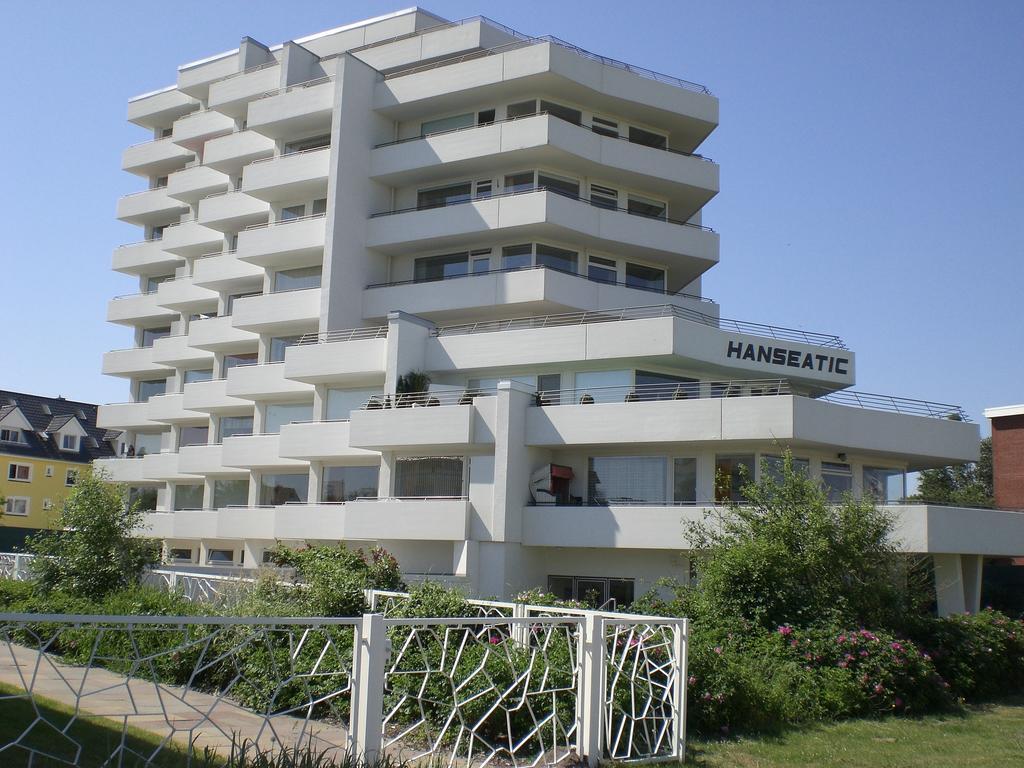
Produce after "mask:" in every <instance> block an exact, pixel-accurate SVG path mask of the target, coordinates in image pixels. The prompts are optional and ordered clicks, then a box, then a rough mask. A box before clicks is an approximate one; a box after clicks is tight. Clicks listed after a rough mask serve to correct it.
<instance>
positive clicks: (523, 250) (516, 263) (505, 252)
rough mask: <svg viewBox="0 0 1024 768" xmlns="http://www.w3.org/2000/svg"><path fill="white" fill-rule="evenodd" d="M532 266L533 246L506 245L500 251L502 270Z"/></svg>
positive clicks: (529, 244) (528, 244) (525, 244)
mask: <svg viewBox="0 0 1024 768" xmlns="http://www.w3.org/2000/svg"><path fill="white" fill-rule="evenodd" d="M531 266H533V245H532V244H531V243H524V244H523V245H506V246H505V247H504V248H502V249H501V268H502V269H523V268H524V267H531Z"/></svg>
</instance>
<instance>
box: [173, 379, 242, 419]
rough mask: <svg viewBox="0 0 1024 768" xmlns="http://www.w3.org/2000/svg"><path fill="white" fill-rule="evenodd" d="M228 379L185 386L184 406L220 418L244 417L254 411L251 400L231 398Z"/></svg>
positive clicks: (196, 382) (211, 380) (195, 382)
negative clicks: (228, 390)
mask: <svg viewBox="0 0 1024 768" xmlns="http://www.w3.org/2000/svg"><path fill="white" fill-rule="evenodd" d="M227 385H228V381H227V379H210V380H209V381H193V382H190V383H188V384H186V385H185V389H184V392H183V393H182V394H183V395H184V400H183V401H182V404H183V406H184V407H185V408H188V409H189V410H191V411H201V412H203V413H212V414H216V415H219V416H244V415H250V414H252V411H253V404H252V401H251V400H242V399H240V398H237V397H231V396H230V395H228V393H227Z"/></svg>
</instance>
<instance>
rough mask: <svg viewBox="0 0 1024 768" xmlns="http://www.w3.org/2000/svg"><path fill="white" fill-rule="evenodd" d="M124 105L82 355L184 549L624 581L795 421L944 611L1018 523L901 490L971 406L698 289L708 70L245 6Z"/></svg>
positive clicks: (821, 337)
mask: <svg viewBox="0 0 1024 768" xmlns="http://www.w3.org/2000/svg"><path fill="white" fill-rule="evenodd" d="M128 119H129V120H130V121H131V122H133V123H135V124H136V125H139V126H141V127H142V128H144V129H146V130H147V131H149V132H151V134H152V135H151V137H150V138H149V139H148V140H146V141H144V142H142V143H140V144H136V145H134V146H132V147H129V148H128V149H127V150H125V153H124V157H123V168H124V170H126V171H128V172H129V173H132V174H134V175H136V176H138V177H140V178H141V179H142V180H143V182H144V187H145V188H144V189H143V191H141V192H137V193H135V194H131V195H127V196H125V197H123V198H121V200H120V201H119V202H118V208H117V215H118V218H119V219H120V220H122V221H125V222H128V223H131V224H135V225H138V226H139V227H140V233H141V239H140V241H139V242H136V243H131V244H128V245H123V246H121V247H119V248H117V249H116V250H115V251H114V256H113V268H114V269H115V270H117V271H118V272H121V273H124V274H127V275H131V276H133V277H135V278H137V279H138V281H139V289H140V290H139V292H138V293H137V294H135V295H131V296H122V297H118V298H115V299H114V300H113V301H111V302H110V304H109V310H108V318H109V320H110V321H111V322H114V323H118V324H121V325H123V326H125V327H126V328H128V329H130V331H131V334H132V339H131V341H132V343H131V344H130V345H128V348H126V349H121V350H116V351H112V352H108V353H107V354H106V355H105V356H104V360H103V372H104V373H106V374H109V375H113V376H120V377H123V378H124V379H125V381H126V384H127V385H128V388H129V390H130V395H131V397H130V401H129V402H126V403H120V404H112V405H107V406H103V407H101V409H100V413H99V424H100V426H103V427H106V428H108V429H109V430H112V432H111V433H110V435H111V438H112V439H113V440H115V441H116V442H117V444H118V447H119V448H120V449H121V451H122V454H123V451H125V450H127V451H128V452H129V453H130V454H132V455H130V456H129V455H124V454H123V455H122V456H121V457H120V458H116V459H108V460H103V461H98V462H97V464H98V465H99V466H101V467H102V468H103V469H105V470H106V471H107V472H109V474H110V475H111V477H112V478H113V479H114V480H117V481H121V482H125V483H128V484H130V485H131V486H132V493H133V495H134V496H135V497H138V498H142V499H143V500H144V503H145V504H146V505H147V506H148V508H150V509H151V510H152V511H151V512H150V513H149V514H148V519H147V524H148V527H149V531H150V533H151V534H152V535H155V536H158V537H160V538H161V539H163V540H164V541H165V543H166V548H167V555H168V557H169V558H171V559H173V560H174V561H176V562H179V563H181V564H184V565H188V566H190V567H192V568H206V567H223V566H244V567H252V566H256V565H259V564H260V563H261V562H262V561H263V559H264V552H265V551H266V550H267V549H268V548H270V547H272V546H273V545H274V544H275V542H278V541H282V542H285V543H289V544H295V545H301V544H303V543H305V542H320V541H326V542H336V541H346V542H353V543H354V544H356V545H359V546H363V545H366V544H370V543H379V544H381V545H382V546H384V547H386V548H387V549H388V550H390V551H391V552H393V553H394V554H395V555H396V556H397V557H398V558H399V561H400V562H401V563H402V566H403V568H404V569H405V570H406V571H407V572H408V573H409V575H410V577H413V578H415V577H417V576H419V575H429V576H432V577H436V578H444V579H447V580H449V581H454V582H456V583H460V584H462V585H463V586H464V587H465V588H466V589H467V590H468V591H470V592H471V593H473V594H477V595H485V596H486V595H494V596H508V595H510V594H512V593H515V592H517V591H519V590H521V589H523V588H528V587H544V588H549V589H551V590H553V591H555V592H557V593H559V594H561V595H564V596H567V597H584V596H595V595H596V596H597V597H598V598H599V599H600V600H607V599H615V600H617V601H619V602H628V601H630V600H631V599H632V598H633V597H634V596H639V595H640V594H642V593H643V592H645V591H647V590H648V589H650V588H651V587H652V586H654V584H655V582H656V581H657V580H658V579H659V578H661V577H664V576H671V577H677V578H680V579H683V580H685V579H687V578H688V577H689V562H688V558H687V555H686V550H687V546H688V545H687V542H686V540H685V534H686V525H685V523H686V521H688V520H693V519H698V518H699V517H700V516H701V515H702V513H703V511H704V510H705V509H706V508H707V507H708V506H709V505H713V504H714V503H715V502H716V501H722V500H724V499H726V498H730V497H735V496H736V494H737V493H738V484H739V476H740V475H739V469H738V468H739V467H740V466H741V465H746V466H748V467H750V468H751V471H754V472H760V471H762V470H761V469H760V464H761V460H762V459H768V460H769V462H772V461H773V460H774V458H776V457H778V456H779V455H780V453H781V452H782V451H783V450H784V448H787V447H788V448H790V449H791V450H792V451H793V454H794V456H795V457H796V458H797V460H798V461H799V462H800V463H801V465H802V466H805V467H806V468H807V469H808V471H809V472H810V473H811V474H812V475H813V476H815V477H820V478H821V480H822V482H823V483H824V485H825V486H826V487H827V488H828V489H829V492H830V493H831V494H833V495H835V497H837V498H838V497H839V496H840V495H841V494H843V493H844V492H847V491H851V492H852V493H854V494H858V495H859V494H871V495H872V496H874V497H875V498H877V499H878V500H879V501H880V502H884V503H888V504H892V505H893V507H892V508H893V510H894V512H895V514H896V515H897V517H898V519H899V521H900V524H899V535H900V544H901V546H902V547H903V548H904V549H906V550H907V551H909V552H920V553H929V554H932V555H934V557H935V565H936V574H937V576H936V579H937V585H938V587H939V600H940V607H941V609H942V610H944V611H950V610H958V609H963V608H965V607H968V608H969V607H973V606H976V605H977V603H978V595H979V590H980V574H981V563H982V557H983V556H993V555H1018V554H1021V553H1024V528H1022V527H1021V524H1020V522H1019V521H1020V520H1021V518H1020V517H1019V516H1018V515H1015V514H1013V513H1009V512H1000V511H991V510H964V509H951V508H943V507H937V506H929V505H920V504H907V503H902V502H903V499H904V496H905V495H906V494H905V476H906V473H907V472H911V471H914V470H919V469H923V468H927V467H934V466H942V465H946V464H949V463H952V462H964V461H971V460H974V459H976V458H977V452H978V437H979V434H978V427H977V426H976V425H974V424H972V423H969V422H968V421H966V420H963V418H962V414H961V412H960V411H959V409H957V408H956V407H954V406H944V405H936V404H930V403H924V402H920V401H914V400H907V399H900V398H893V397H888V396H879V395H869V394H863V393H858V392H854V391H851V390H850V387H852V386H853V384H854V381H855V370H856V365H855V363H856V360H855V355H854V353H853V352H852V351H850V350H848V349H847V348H846V346H845V345H844V343H843V342H842V341H841V340H840V339H839V338H837V337H836V336H832V335H827V334H822V333H811V332H805V331H799V330H791V329H786V328H778V327H774V326H770V325H765V324H761V323H758V322H745V321H739V320H731V319H725V318H723V317H721V316H720V313H719V307H718V304H716V303H715V302H714V301H712V300H711V299H709V298H707V297H705V296H704V295H703V293H702V286H701V280H702V276H703V274H704V273H705V272H706V271H707V270H709V269H710V268H712V267H713V266H714V265H715V263H716V262H717V261H718V258H719V238H718V234H717V233H716V232H714V231H713V230H712V229H710V228H708V227H707V226H704V224H703V222H702V220H701V209H702V207H703V206H704V205H705V204H706V203H707V202H708V201H709V200H710V199H711V198H713V197H714V196H715V194H716V193H717V192H718V188H719V186H718V184H719V181H718V179H719V168H718V165H717V164H716V163H714V162H713V161H711V160H709V159H708V158H706V157H703V156H701V155H700V154H698V151H699V147H700V145H701V143H702V142H703V141H704V139H705V138H706V137H707V136H708V135H709V134H710V133H711V132H712V131H713V130H714V129H715V127H716V125H717V123H718V101H717V99H716V98H715V97H714V96H713V95H711V94H710V93H709V92H708V90H707V89H705V88H703V87H702V86H698V85H695V84H693V83H689V82H686V81H683V80H679V79H677V78H674V77H669V76H666V75H661V74H657V73H654V72H651V71H648V70H645V69H643V68H641V67H637V66H634V65H631V64H625V63H622V62H619V61H615V60H612V59H608V58H605V57H602V56H598V55H595V54H593V53H589V52H587V51H585V50H582V49H580V48H578V47H576V46H575V45H572V44H569V43H566V42H564V41H561V40H557V39H553V38H533V37H528V36H526V35H523V34H520V33H518V32H515V31H514V30H511V29H509V28H507V27H504V26H503V25H501V24H497V23H495V22H492V21H490V20H488V19H484V18H473V19H467V20H464V21H459V22H448V21H445V20H443V19H441V18H439V17H437V16H435V15H433V14H430V13H427V12H425V11H423V10H420V9H416V8H413V9H409V10H405V11H400V12H397V13H394V14H390V15H388V16H384V17H379V18H375V19H369V20H367V21H362V22H358V23H355V24H350V25H347V26H344V27H339V28H337V29H331V30H328V31H325V32H321V33H318V34H315V35H311V36H309V37H306V38H303V39H300V40H294V41H289V42H286V43H284V44H282V45H276V46H272V47H267V46H265V45H263V44H261V43H259V42H257V41H255V40H252V39H249V38H245V39H243V41H242V43H241V44H240V46H239V47H238V48H237V49H236V50H231V51H228V52H225V53H222V54H218V55H216V56H211V57H210V58H207V59H203V60H201V61H196V62H192V63H190V64H185V65H183V66H181V67H179V68H178V77H177V82H176V84H174V85H172V86H169V87H167V88H163V89H161V90H158V91H154V92H152V93H148V94H144V95H142V96H138V97H136V98H134V99H131V100H130V102H129V105H128ZM409 374H414V375H412V376H410V375H409ZM424 375H425V377H426V378H425V377H424ZM426 379H429V385H425V384H424V382H425V381H426ZM717 473H724V475H725V476H728V477H730V478H732V481H731V483H721V482H719V483H717V484H716V479H715V478H716V477H718V476H719V475H718V474H717Z"/></svg>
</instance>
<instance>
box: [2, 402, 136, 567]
mask: <svg viewBox="0 0 1024 768" xmlns="http://www.w3.org/2000/svg"><path fill="white" fill-rule="evenodd" d="M116 437H117V436H116V435H108V434H107V433H106V431H105V430H102V429H97V427H96V406H95V405H92V404H91V403H78V402H74V401H71V400H65V399H64V398H62V397H55V398H54V397H41V396H39V395H28V394H24V393H21V392H8V391H6V390H0V498H3V499H4V500H5V501H4V506H3V509H2V510H0V511H2V515H0V551H11V550H12V549H20V548H21V545H22V544H23V542H24V540H25V537H26V536H28V535H29V534H31V533H34V532H36V531H38V530H39V529H41V528H51V527H53V524H54V521H55V520H56V516H57V511H58V509H59V508H60V503H61V501H62V500H63V499H64V497H65V496H66V495H67V493H68V490H69V489H70V488H72V487H73V486H74V484H75V480H76V478H77V476H78V473H79V472H82V471H83V470H85V469H87V468H88V467H89V465H90V464H91V463H92V461H93V459H96V458H101V457H107V456H113V455H114V447H113V445H112V441H111V440H108V439H107V438H113V439H116Z"/></svg>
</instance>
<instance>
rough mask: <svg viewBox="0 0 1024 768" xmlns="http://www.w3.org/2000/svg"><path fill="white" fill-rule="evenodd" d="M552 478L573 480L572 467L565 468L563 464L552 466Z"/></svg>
mask: <svg viewBox="0 0 1024 768" xmlns="http://www.w3.org/2000/svg"><path fill="white" fill-rule="evenodd" d="M551 476H552V477H564V478H565V479H566V480H572V467H563V466H562V465H561V464H552V465H551Z"/></svg>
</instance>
